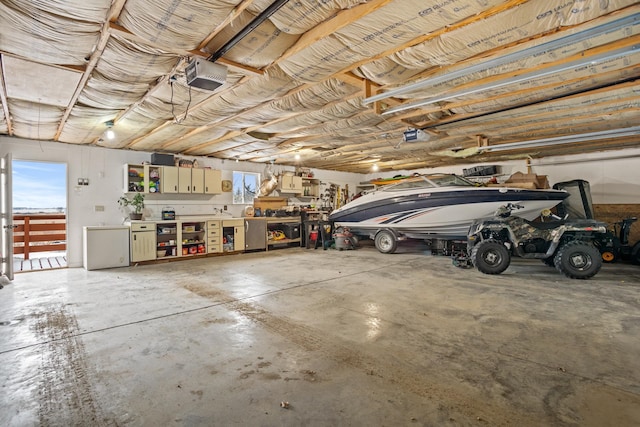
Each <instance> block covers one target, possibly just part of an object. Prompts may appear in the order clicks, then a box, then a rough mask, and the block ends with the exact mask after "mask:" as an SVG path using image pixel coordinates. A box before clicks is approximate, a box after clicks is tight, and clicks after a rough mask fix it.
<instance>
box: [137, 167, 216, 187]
mask: <svg viewBox="0 0 640 427" xmlns="http://www.w3.org/2000/svg"><path fill="white" fill-rule="evenodd" d="M124 192H125V193H163V194H220V193H222V172H221V171H220V170H217V169H202V168H181V167H178V166H155V165H142V164H140V165H136V164H125V165H124Z"/></svg>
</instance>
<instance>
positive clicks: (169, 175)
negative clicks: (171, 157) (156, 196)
mask: <svg viewBox="0 0 640 427" xmlns="http://www.w3.org/2000/svg"><path fill="white" fill-rule="evenodd" d="M160 192H161V193H167V194H175V193H177V192H178V168H177V167H175V166H162V168H161V169H160Z"/></svg>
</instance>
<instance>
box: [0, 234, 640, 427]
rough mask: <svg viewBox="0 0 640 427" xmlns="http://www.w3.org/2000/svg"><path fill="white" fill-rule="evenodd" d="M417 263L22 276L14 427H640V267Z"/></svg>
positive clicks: (283, 259)
mask: <svg viewBox="0 0 640 427" xmlns="http://www.w3.org/2000/svg"><path fill="white" fill-rule="evenodd" d="M402 252H403V253H399V254H394V255H383V254H380V253H378V252H377V251H376V250H375V249H374V248H372V247H371V246H367V247H364V248H361V249H358V250H355V251H335V250H326V251H323V250H305V249H298V248H289V249H281V250H274V251H270V252H268V253H265V252H259V253H251V254H240V255H230V256H225V257H216V258H206V259H198V260H190V261H183V262H173V263H164V264H158V265H146V266H138V267H128V268H119V269H110V270H101V271H90V272H88V271H85V270H83V269H61V270H51V271H44V272H33V273H23V274H18V275H16V278H15V281H14V282H13V283H12V284H11V285H9V286H6V287H5V288H4V289H3V290H0V336H1V337H2V340H1V342H0V383H1V384H2V388H1V389H0V425H2V426H33V425H43V426H70V425H82V426H111V425H118V426H167V425H175V426H232V425H240V426H413V425H421V426H442V425H452V426H458V425H462V426H466V425H472V426H475V425H478V426H501V425H511V426H529V425H532V426H536V425H540V426H543V425H544V426H547V425H554V426H555V425H558V426H563V425H568V426H570V425H580V426H637V425H640V357H638V356H639V355H640V297H639V295H640V267H638V266H633V265H624V264H620V265H605V266H604V268H603V270H602V271H601V272H600V273H599V274H598V275H597V276H596V277H595V278H594V279H591V280H588V281H578V280H571V279H567V278H565V277H564V276H562V275H561V274H559V273H557V272H556V271H555V270H554V269H552V268H549V267H546V266H545V265H543V264H542V263H540V262H537V261H521V260H517V261H515V262H514V264H512V266H511V267H510V268H509V269H508V270H507V271H506V272H505V273H504V274H502V275H500V276H487V275H483V274H481V273H479V272H478V271H476V270H462V269H458V268H456V267H454V266H453V265H452V264H451V261H450V260H449V259H448V258H446V257H434V256H429V255H427V254H425V253H424V252H423V251H422V248H420V247H407V248H404V249H403V251H402ZM282 402H288V408H283V407H281V403H282Z"/></svg>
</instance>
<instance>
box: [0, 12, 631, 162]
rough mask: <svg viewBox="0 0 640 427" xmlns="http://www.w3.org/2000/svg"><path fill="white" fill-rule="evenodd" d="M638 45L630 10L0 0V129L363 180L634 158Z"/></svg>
mask: <svg viewBox="0 0 640 427" xmlns="http://www.w3.org/2000/svg"><path fill="white" fill-rule="evenodd" d="M279 6H280V7H279ZM278 7H279V8H278ZM274 10H275V11H274ZM260 21H262V22H261V23H259V24H258V25H257V27H256V28H255V29H254V30H253V31H249V30H250V29H251V28H252V27H255V26H256V24H257V23H258V22H260ZM243 30H244V31H243ZM229 41H232V43H229ZM639 46H640V5H638V2H637V1H633V0H626V1H625V0H601V1H584V0H574V1H568V0H557V1H553V0H548V1H547V0H535V1H534V0H532V1H524V0H511V1H498V0H369V1H365V0H324V1H316V0H314V1H311V0H295V1H294V0H292V1H288V2H287V1H275V2H274V0H243V1H238V0H221V1H215V0H191V1H185V0H113V1H112V0H47V1H34V0H2V2H1V3H0V55H1V65H2V67H1V68H0V82H1V85H2V86H1V87H0V102H1V104H2V108H1V112H2V113H1V115H0V134H7V135H12V136H15V137H19V138H29V139H35V140H53V141H59V142H64V143H70V144H83V145H96V146H101V147H109V148H118V149H130V150H143V151H150V152H163V153H177V154H180V155H182V156H185V157H188V156H211V157H217V158H223V159H240V160H246V161H253V162H275V163H276V164H289V165H301V166H305V167H313V168H322V169H330V170H340V171H350V172H362V173H366V172H369V170H370V168H371V166H372V164H374V163H375V164H377V165H378V166H379V168H380V170H395V169H416V168H425V167H439V166H447V165H453V164H461V163H470V162H473V163H477V162H499V161H501V160H506V159H516V158H525V157H534V158H535V157H542V156H548V155H556V154H572V153H584V152H589V151H597V150H609V149H620V148H624V147H637V146H639V145H640V137H639V136H638V134H640V132H639V128H638V124H639V123H640V109H639V107H640V81H639V80H638V77H639V76H640V49H639V48H638V47H639ZM198 57H200V58H205V59H212V58H218V57H219V59H217V60H216V63H217V64H222V65H225V66H226V67H227V68H228V74H227V78H226V82H225V83H224V84H223V85H222V86H220V87H219V88H217V89H216V90H214V91H207V90H201V89H198V88H195V87H191V86H189V85H188V84H187V82H186V78H185V67H186V65H187V64H188V62H189V60H191V59H193V58H198ZM110 121H111V122H113V130H114V131H115V133H116V138H114V139H112V140H110V139H108V138H106V136H105V131H106V130H107V123H108V122H110ZM410 128H414V129H421V130H423V131H424V134H423V135H424V137H423V138H419V140H418V141H414V142H404V141H403V134H404V132H405V131H406V130H407V129H410ZM567 135H572V136H577V138H573V137H572V138H570V139H560V140H557V139H556V138H557V137H562V136H567ZM523 141H536V143H535V145H533V146H530V145H531V144H529V145H526V146H521V145H518V144H516V143H520V142H523ZM296 155H299V156H300V159H299V160H297V159H296Z"/></svg>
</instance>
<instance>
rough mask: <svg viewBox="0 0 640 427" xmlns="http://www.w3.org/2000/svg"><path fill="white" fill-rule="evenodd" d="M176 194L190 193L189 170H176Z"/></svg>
mask: <svg viewBox="0 0 640 427" xmlns="http://www.w3.org/2000/svg"><path fill="white" fill-rule="evenodd" d="M178 193H182V194H184V193H191V168H180V167H179V168H178Z"/></svg>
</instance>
